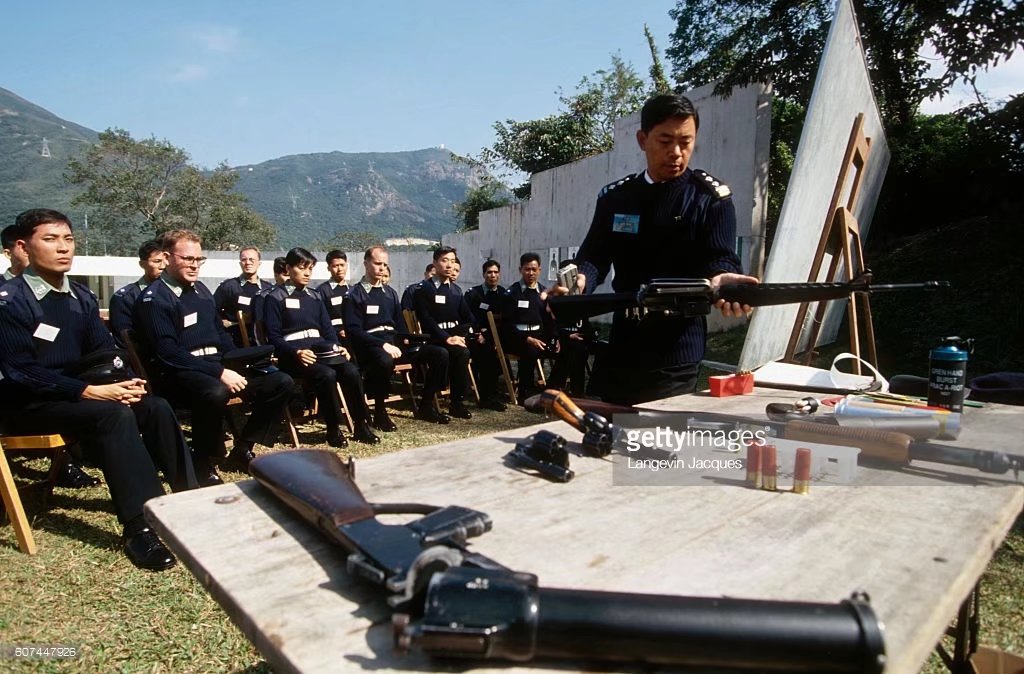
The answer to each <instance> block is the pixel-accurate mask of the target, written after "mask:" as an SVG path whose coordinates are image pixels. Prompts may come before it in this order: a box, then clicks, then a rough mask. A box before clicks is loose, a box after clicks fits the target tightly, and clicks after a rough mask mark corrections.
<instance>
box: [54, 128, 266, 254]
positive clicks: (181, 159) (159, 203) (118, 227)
mask: <svg viewBox="0 0 1024 674" xmlns="http://www.w3.org/2000/svg"><path fill="white" fill-rule="evenodd" d="M64 178H65V180H67V181H68V182H69V183H71V184H73V185H81V186H83V187H84V190H85V191H84V192H82V193H81V194H79V195H78V196H76V197H75V199H74V200H73V201H72V203H73V204H74V205H84V206H87V207H90V208H92V209H95V210H94V213H95V215H94V217H93V223H95V224H94V225H93V226H98V227H99V228H100V230H101V231H102V232H103V233H104V236H105V243H106V244H107V252H109V253H111V254H132V253H134V250H135V248H136V247H137V245H138V242H139V240H140V239H145V238H149V237H152V236H154V235H155V234H157V233H159V232H164V231H167V230H170V229H176V228H188V229H193V230H195V231H196V232H197V233H199V235H200V236H202V237H203V244H204V246H206V247H207V248H209V249H212V250H219V249H232V248H237V247H238V246H239V245H241V244H243V243H244V244H246V245H257V246H265V245H267V244H269V243H271V242H273V241H274V239H275V238H276V232H275V231H274V228H273V227H272V226H271V225H270V223H268V222H267V221H266V220H264V219H263V218H262V217H261V216H260V215H258V214H256V213H254V212H253V211H252V210H250V209H249V207H248V202H247V200H246V198H245V197H244V196H243V195H241V194H238V193H236V192H233V191H232V190H233V188H234V186H235V183H236V182H237V181H238V175H237V174H236V173H235V172H234V171H232V170H231V169H230V168H229V167H228V166H227V165H225V164H221V165H220V166H218V167H217V168H216V169H215V170H214V171H213V172H212V173H209V174H205V173H203V172H202V171H200V170H199V169H198V168H196V167H195V166H193V165H192V164H190V163H189V156H188V153H187V152H185V151H184V150H182V149H180V148H177V147H175V146H174V145H172V144H171V143H169V142H168V141H166V140H157V139H156V138H148V139H145V140H135V139H133V138H132V137H131V135H130V134H129V133H128V132H127V131H125V130H123V129H107V130H106V131H104V132H102V133H101V134H100V135H99V142H98V143H97V144H95V145H93V146H91V147H90V148H89V149H88V150H87V151H86V152H85V153H84V154H83V155H80V156H77V157H74V158H72V159H71V161H69V162H68V167H67V171H66V172H65V174H64ZM93 223H90V224H93Z"/></svg>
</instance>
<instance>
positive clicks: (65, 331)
mask: <svg viewBox="0 0 1024 674" xmlns="http://www.w3.org/2000/svg"><path fill="white" fill-rule="evenodd" d="M26 273H31V272H26ZM112 348H114V341H113V339H112V337H111V335H110V333H109V332H108V331H107V329H106V328H105V327H104V325H103V321H101V320H100V316H99V306H98V305H97V302H96V297H95V296H94V295H93V294H92V292H91V291H90V290H89V289H88V288H86V287H85V286H83V285H80V284H78V283H74V282H70V283H69V284H68V285H67V292H61V291H57V290H53V289H50V290H49V291H47V292H46V294H45V295H43V296H42V297H41V298H39V297H38V296H37V295H36V293H35V292H33V289H32V288H31V287H30V285H29V283H28V282H27V280H26V279H25V278H17V279H14V280H12V281H10V282H8V283H6V284H4V286H3V288H2V289H0V370H2V372H3V379H2V380H0V410H2V413H3V424H4V429H5V430H6V431H7V432H10V433H22V434H42V433H60V434H66V435H68V436H70V437H74V438H76V439H77V440H78V441H79V443H80V445H81V447H82V450H83V452H84V453H85V455H86V457H87V458H88V459H89V460H91V461H94V462H95V463H96V464H97V465H98V466H99V467H100V468H101V469H102V470H103V475H104V477H105V478H106V481H107V486H108V487H109V489H110V496H111V499H112V500H113V502H114V510H115V512H116V513H117V517H118V519H119V520H120V521H121V523H122V524H126V525H127V524H129V523H130V522H133V521H135V522H142V521H141V520H139V518H141V516H142V506H143V504H144V503H145V502H146V501H147V500H148V499H150V498H153V497H155V496H160V495H162V494H163V488H162V487H161V485H160V480H159V478H158V476H157V469H160V470H162V471H163V473H164V477H165V478H166V479H167V481H168V482H169V483H170V484H171V486H172V488H173V489H175V490H181V489H188V488H192V487H195V486H197V485H196V479H195V475H194V473H193V470H192V461H191V456H190V452H189V448H188V446H187V445H186V444H185V439H184V437H183V436H182V435H181V429H180V428H179V426H178V421H177V419H176V418H175V416H174V412H173V411H172V410H171V407H170V406H169V405H168V404H167V401H165V400H163V399H162V398H158V397H156V396H144V397H143V398H142V400H141V401H139V402H138V403H135V404H134V405H132V406H130V407H129V406H128V405H124V404H122V403H120V402H116V401H109V400H90V399H84V398H82V394H83V392H84V391H85V389H86V387H87V386H88V385H87V383H86V382H84V381H82V380H80V379H77V378H75V377H72V376H69V375H68V374H66V371H67V370H69V369H70V368H72V367H73V366H74V365H76V364H77V363H78V362H79V361H80V360H81V359H82V357H83V356H85V355H87V354H89V353H92V352H95V351H99V350H105V349H112ZM140 433H141V438H140ZM142 526H144V522H142Z"/></svg>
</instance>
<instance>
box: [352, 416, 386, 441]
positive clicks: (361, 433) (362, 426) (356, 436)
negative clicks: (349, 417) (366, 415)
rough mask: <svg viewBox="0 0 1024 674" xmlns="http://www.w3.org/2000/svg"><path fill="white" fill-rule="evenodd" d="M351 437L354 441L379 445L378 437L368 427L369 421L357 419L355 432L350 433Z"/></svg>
mask: <svg viewBox="0 0 1024 674" xmlns="http://www.w3.org/2000/svg"><path fill="white" fill-rule="evenodd" d="M352 439H353V440H355V441H356V442H362V443H364V444H367V445H379V444H380V438H378V437H377V434H376V433H374V432H373V429H372V428H370V422H368V421H357V422H356V432H355V433H353V434H352Z"/></svg>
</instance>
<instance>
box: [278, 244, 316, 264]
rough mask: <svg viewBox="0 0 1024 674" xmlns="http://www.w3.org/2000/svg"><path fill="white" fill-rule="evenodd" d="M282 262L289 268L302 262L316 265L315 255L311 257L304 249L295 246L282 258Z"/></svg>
mask: <svg viewBox="0 0 1024 674" xmlns="http://www.w3.org/2000/svg"><path fill="white" fill-rule="evenodd" d="M284 262H285V264H287V265H288V266H289V267H297V266H298V265H300V264H302V263H303V262H308V263H311V264H316V255H313V254H312V253H310V252H309V251H308V250H306V249H305V248H299V247H298V246H296V247H295V248H292V249H291V250H290V251H288V253H287V254H286V255H285V256H284Z"/></svg>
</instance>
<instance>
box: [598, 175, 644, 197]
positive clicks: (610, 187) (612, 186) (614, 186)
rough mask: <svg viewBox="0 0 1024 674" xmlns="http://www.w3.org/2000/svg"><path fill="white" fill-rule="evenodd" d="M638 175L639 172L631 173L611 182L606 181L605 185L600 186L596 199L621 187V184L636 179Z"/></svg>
mask: <svg viewBox="0 0 1024 674" xmlns="http://www.w3.org/2000/svg"><path fill="white" fill-rule="evenodd" d="M639 175H640V174H639V173H633V174H631V175H628V176H626V177H625V178H620V179H619V180H616V181H615V182H613V183H608V184H607V185H605V186H604V187H602V188H601V191H600V192H599V193H598V195H597V197H598V199H600V198H601V197H603V196H604V195H606V194H608V193H609V192H611V191H612V190H616V189H618V188H620V187H622V186H623V185H625V184H626V183H628V182H630V181H633V180H636V178H637V176H639Z"/></svg>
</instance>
